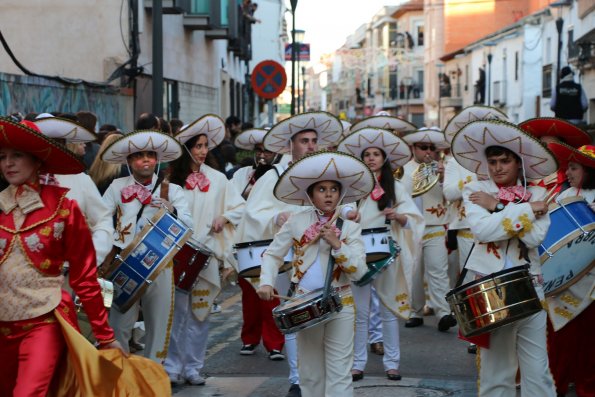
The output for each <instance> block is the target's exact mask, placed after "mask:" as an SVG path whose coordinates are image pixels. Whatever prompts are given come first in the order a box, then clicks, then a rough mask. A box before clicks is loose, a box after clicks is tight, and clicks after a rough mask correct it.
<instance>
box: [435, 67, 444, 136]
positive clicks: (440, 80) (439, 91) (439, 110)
mask: <svg viewBox="0 0 595 397" xmlns="http://www.w3.org/2000/svg"><path fill="white" fill-rule="evenodd" d="M443 67H444V64H443V63H437V64H436V68H437V69H438V128H440V113H441V112H442V103H441V100H442V87H440V85H441V82H442V68H443Z"/></svg>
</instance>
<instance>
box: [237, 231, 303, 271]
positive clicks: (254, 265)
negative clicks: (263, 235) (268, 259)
mask: <svg viewBox="0 0 595 397" xmlns="http://www.w3.org/2000/svg"><path fill="white" fill-rule="evenodd" d="M272 242H273V240H258V241H250V242H246V243H239V244H236V245H234V256H235V257H236V259H237V262H238V270H239V272H238V275H239V276H240V277H246V278H252V277H260V266H261V263H262V257H263V255H264V252H265V251H266V249H267V248H268V247H269V245H271V243H272ZM292 260H293V248H290V249H289V251H288V252H287V254H286V255H285V258H284V259H283V266H282V267H281V269H279V273H284V272H286V271H288V270H289V269H291V262H292Z"/></svg>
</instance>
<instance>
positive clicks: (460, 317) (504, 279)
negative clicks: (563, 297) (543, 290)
mask: <svg viewBox="0 0 595 397" xmlns="http://www.w3.org/2000/svg"><path fill="white" fill-rule="evenodd" d="M446 300H447V302H448V303H449V304H450V307H451V310H452V311H453V313H454V315H455V317H456V319H457V323H458V324H459V329H460V331H461V334H463V336H466V337H469V336H477V335H481V334H483V333H486V332H490V331H493V330H495V329H497V328H500V327H502V326H505V325H508V324H511V323H513V322H515V321H518V320H521V319H523V318H526V317H529V316H531V315H533V314H535V313H537V312H539V311H540V310H542V306H541V302H540V301H539V298H538V296H537V292H536V291H535V287H534V285H533V280H532V277H531V275H530V273H529V266H528V265H525V266H517V267H513V268H510V269H506V270H502V271H500V272H497V273H494V274H491V275H488V276H485V277H482V278H480V279H478V280H474V281H472V282H469V283H467V284H464V285H462V286H460V287H458V288H455V289H453V290H452V291H450V292H449V293H448V294H447V295H446Z"/></svg>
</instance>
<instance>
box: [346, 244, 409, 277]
mask: <svg viewBox="0 0 595 397" xmlns="http://www.w3.org/2000/svg"><path fill="white" fill-rule="evenodd" d="M389 239H390V243H389V244H390V250H391V256H389V257H388V258H385V259H382V260H380V261H376V262H368V264H367V265H368V271H367V272H366V274H364V275H363V277H362V278H361V279H359V280H358V281H355V282H354V283H353V284H355V285H357V286H358V287H363V286H364V285H366V284H369V283H371V282H372V281H374V279H375V278H376V277H378V276H379V275H380V274H381V273H382V272H383V271H384V270H386V269H387V268H388V267H389V266H390V265H392V263H393V262H394V261H395V260H396V259H397V257H398V256H399V254H400V253H401V247H399V245H398V244H397V243H396V242H395V241H394V240H393V239H392V237H389Z"/></svg>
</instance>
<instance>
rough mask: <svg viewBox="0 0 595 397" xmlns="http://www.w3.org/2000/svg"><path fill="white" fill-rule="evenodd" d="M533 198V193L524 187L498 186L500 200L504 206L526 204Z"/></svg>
mask: <svg viewBox="0 0 595 397" xmlns="http://www.w3.org/2000/svg"><path fill="white" fill-rule="evenodd" d="M530 198H531V193H530V192H529V191H528V190H527V189H525V188H524V187H523V186H520V185H515V186H498V200H500V202H501V203H502V204H508V203H515V202H520V203H526V202H528V201H529V199H530Z"/></svg>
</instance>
